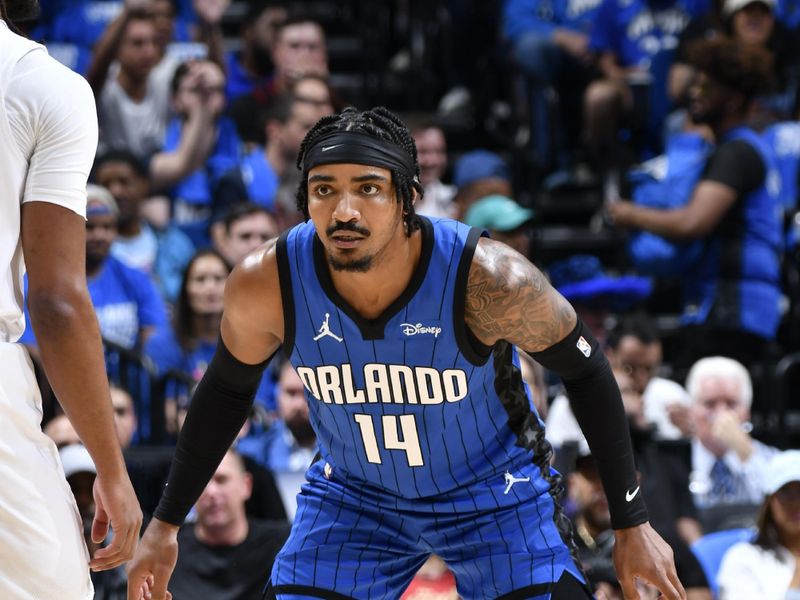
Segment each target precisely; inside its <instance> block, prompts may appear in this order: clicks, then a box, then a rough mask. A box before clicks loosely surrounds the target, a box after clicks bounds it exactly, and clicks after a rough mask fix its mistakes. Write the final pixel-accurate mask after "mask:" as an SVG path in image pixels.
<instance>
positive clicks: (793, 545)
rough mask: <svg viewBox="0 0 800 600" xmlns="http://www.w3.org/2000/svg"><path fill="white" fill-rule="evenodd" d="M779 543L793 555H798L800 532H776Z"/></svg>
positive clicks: (799, 553) (799, 550)
mask: <svg viewBox="0 0 800 600" xmlns="http://www.w3.org/2000/svg"><path fill="white" fill-rule="evenodd" d="M778 539H779V540H780V542H781V545H782V546H783V547H784V548H786V549H787V550H788V551H789V552H791V553H792V554H793V555H794V556H797V557H800V534H792V533H778Z"/></svg>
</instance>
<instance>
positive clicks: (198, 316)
mask: <svg viewBox="0 0 800 600" xmlns="http://www.w3.org/2000/svg"><path fill="white" fill-rule="evenodd" d="M229 272H230V270H229V268H228V265H227V263H226V262H225V259H224V258H223V257H222V256H220V255H219V254H218V253H217V252H216V251H215V250H211V249H206V250H200V251H199V252H198V253H197V254H195V255H194V257H192V260H190V261H189V265H188V266H187V267H186V273H185V275H184V278H183V283H182V284H181V290H180V293H179V294H178V300H177V302H176V304H175V310H174V313H173V317H172V326H169V325H167V326H165V327H161V328H159V330H158V331H156V333H155V334H154V335H153V336H152V337H151V338H150V339H149V340H148V342H147V344H146V345H145V347H144V353H145V355H146V356H148V357H149V358H150V360H152V361H153V364H154V365H155V367H156V370H157V372H158V374H159V375H164V374H165V373H168V372H170V371H180V372H183V373H187V374H189V375H190V376H191V377H192V379H194V380H195V381H200V378H201V377H202V376H203V373H204V372H205V369H206V367H207V366H208V363H209V361H210V360H211V357H212V356H213V355H214V351H215V349H216V347H217V339H218V337H219V327H220V322H221V320H222V297H223V292H224V291H225V281H226V280H227V278H228V274H229ZM272 382H273V380H272V376H271V375H270V372H269V370H267V371H265V375H264V379H263V381H262V385H261V387H260V388H259V391H258V393H257V394H256V401H257V402H258V403H259V404H261V405H262V406H264V407H265V408H266V409H267V410H270V409H271V407H272V405H273V402H274V400H273V397H272ZM168 393H170V394H172V396H168V399H167V400H168V401H167V405H166V409H167V426H168V427H169V428H170V429H171V430H173V431H176V430H177V429H180V425H181V423H182V422H183V417H184V416H185V410H186V405H185V403H184V400H185V396H186V394H185V390H177V389H172V390H168Z"/></svg>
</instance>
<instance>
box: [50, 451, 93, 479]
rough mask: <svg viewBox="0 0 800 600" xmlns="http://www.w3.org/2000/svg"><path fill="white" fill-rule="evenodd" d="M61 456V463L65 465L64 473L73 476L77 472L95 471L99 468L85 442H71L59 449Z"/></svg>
mask: <svg viewBox="0 0 800 600" xmlns="http://www.w3.org/2000/svg"><path fill="white" fill-rule="evenodd" d="M58 453H59V455H60V456H61V464H62V465H63V467H64V475H66V476H67V477H72V476H73V475H75V473H95V474H97V468H96V467H95V466H94V461H93V460H92V457H91V456H89V451H88V450H87V449H86V447H85V446H84V445H83V444H70V445H69V446H64V447H63V448H61V450H59V451H58Z"/></svg>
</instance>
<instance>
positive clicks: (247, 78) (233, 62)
mask: <svg viewBox="0 0 800 600" xmlns="http://www.w3.org/2000/svg"><path fill="white" fill-rule="evenodd" d="M240 58H241V55H240V54H239V52H228V55H227V56H226V57H225V59H226V60H225V63H226V66H227V67H228V70H227V75H228V81H227V83H226V84H225V97H226V98H227V99H228V102H229V103H230V102H232V101H233V100H236V98H238V97H239V96H244V95H246V94H250V93H251V92H254V91H255V90H257V89H258V88H260V87H261V86H264V85H267V83H269V80H270V79H272V75H267V76H264V77H253V76H252V75H250V73H248V72H247V71H245V70H244V67H242V63H241V62H240Z"/></svg>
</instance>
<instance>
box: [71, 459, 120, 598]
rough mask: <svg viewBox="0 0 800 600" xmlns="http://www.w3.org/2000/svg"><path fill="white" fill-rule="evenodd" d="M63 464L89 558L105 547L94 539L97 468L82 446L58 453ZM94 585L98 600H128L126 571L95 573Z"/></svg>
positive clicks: (95, 596)
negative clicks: (94, 490) (76, 507)
mask: <svg viewBox="0 0 800 600" xmlns="http://www.w3.org/2000/svg"><path fill="white" fill-rule="evenodd" d="M58 453H59V455H60V457H61V464H62V465H63V467H64V475H65V476H66V478H67V483H68V484H69V487H70V489H71V490H72V495H73V496H75V504H77V506H78V514H79V516H80V520H81V527H82V528H83V537H84V539H85V540H86V545H87V547H88V549H89V556H94V553H95V552H96V551H97V550H99V549H100V548H101V547H102V546H103V545H104V544H103V543H102V542H101V543H99V544H98V543H96V542H95V541H93V540H92V521H93V520H94V516H95V508H96V507H95V501H94V493H93V488H94V482H95V479H96V478H97V469H96V467H95V465H94V462H93V461H92V457H91V456H89V451H88V450H86V448H85V447H84V446H83V445H82V444H71V445H68V446H63V447H62V448H61V449H60V450H59V452H58ZM91 577H92V585H93V586H94V598H95V600H125V599H126V598H127V592H128V581H127V578H126V577H125V569H124V568H123V567H121V566H120V567H116V568H114V569H111V570H107V571H92V572H91Z"/></svg>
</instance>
